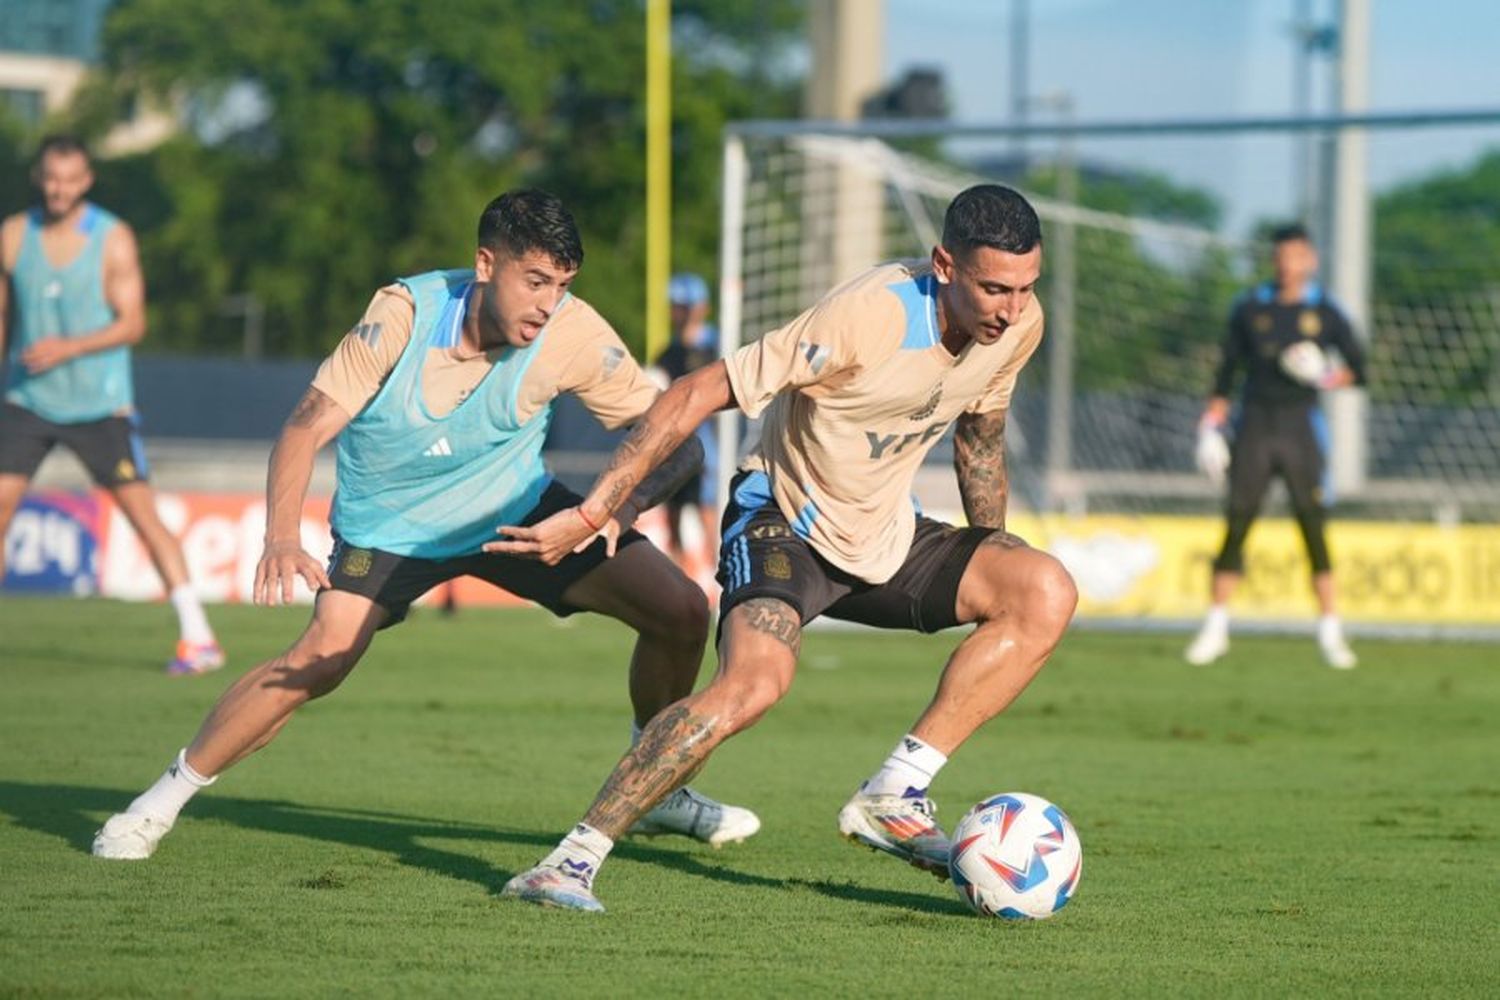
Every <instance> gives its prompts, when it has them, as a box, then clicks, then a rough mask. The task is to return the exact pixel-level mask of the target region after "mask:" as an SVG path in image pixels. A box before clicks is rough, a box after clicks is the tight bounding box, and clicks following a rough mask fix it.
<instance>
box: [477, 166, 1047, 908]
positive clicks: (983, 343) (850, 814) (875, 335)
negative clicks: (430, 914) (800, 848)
mask: <svg viewBox="0 0 1500 1000" xmlns="http://www.w3.org/2000/svg"><path fill="white" fill-rule="evenodd" d="M1041 262H1042V235H1041V226H1040V223H1039V222H1038V220H1037V217H1036V213H1035V212H1034V211H1033V210H1032V208H1031V206H1030V205H1029V204H1028V203H1027V202H1026V200H1025V199H1024V198H1023V197H1021V195H1019V194H1017V193H1016V192H1015V191H1012V190H1010V189H1009V188H1004V187H999V186H996V185H980V186H978V187H973V188H970V189H968V190H966V191H964V192H962V193H961V194H960V195H959V196H958V197H957V198H955V199H954V201H953V203H952V204H951V205H950V206H949V207H948V212H947V216H946V218H945V220H944V225H943V239H942V245H941V246H938V247H934V248H933V251H932V257H931V260H930V262H929V261H922V262H910V263H897V264H887V265H883V266H880V267H877V268H875V269H873V270H871V271H869V272H867V273H865V274H862V275H860V276H859V277H857V278H855V279H854V280H852V281H850V282H848V283H847V284H845V285H843V286H841V287H839V288H837V289H835V290H834V291H833V292H831V293H829V295H828V296H827V297H826V298H824V299H823V301H821V302H819V303H818V304H817V305H815V306H813V307H812V308H811V309H809V310H808V311H806V312H805V313H803V314H802V315H801V316H799V317H797V318H796V319H795V320H793V321H792V322H791V323H789V324H788V325H786V326H784V327H782V328H781V329H779V330H776V331H774V332H772V333H769V334H767V335H766V336H765V337H764V338H763V339H761V340H760V341H758V342H756V343H754V344H751V345H749V346H747V347H744V348H741V349H740V350H739V351H737V352H736V353H735V354H733V355H732V356H730V357H728V358H726V359H724V360H723V361H721V362H718V363H715V364H713V365H710V366H708V367H706V368H703V369H700V370H699V371H697V372H695V373H693V374H692V375H689V376H687V377H686V378H683V379H680V380H679V381H677V382H675V383H674V384H673V385H672V387H671V388H669V389H668V390H667V391H666V393H664V394H663V395H662V397H661V398H660V399H659V400H657V402H656V403H655V404H654V405H653V406H652V407H651V409H650V410H649V411H648V412H647V414H646V416H645V418H644V419H642V421H641V422H640V423H639V424H637V425H636V427H635V429H634V430H633V432H632V433H631V435H630V436H629V437H628V438H627V439H626V441H625V442H624V443H623V444H622V445H621V446H620V449H619V450H618V451H617V452H616V454H615V458H614V460H613V462H612V463H611V465H610V467H609V468H608V469H607V470H606V471H605V473H604V475H603V476H601V477H600V479H599V481H598V483H596V484H595V486H594V489H593V490H592V492H590V494H589V496H588V498H587V499H586V500H585V501H584V502H583V503H582V504H581V505H580V507H579V509H578V510H576V511H564V512H561V513H559V514H557V515H554V516H553V517H551V518H549V519H547V520H546V521H543V522H541V523H539V524H535V525H531V526H517V527H514V528H506V529H503V533H504V534H505V535H506V536H507V538H506V539H505V540H502V541H499V542H497V543H495V544H493V545H492V546H490V548H492V549H494V550H495V551H502V552H507V553H511V554H514V555H529V556H531V557H533V558H536V559H539V560H541V561H542V562H544V563H551V562H552V561H554V560H556V559H559V558H563V557H565V556H566V554H567V553H568V552H570V551H572V549H573V546H575V545H577V544H578V543H579V542H580V541H581V540H583V539H584V538H586V537H587V529H586V526H585V522H590V523H598V522H599V521H600V519H601V518H604V517H607V516H608V515H609V514H610V512H611V511H613V510H615V509H616V506H617V505H618V504H621V503H623V502H625V501H626V498H627V497H628V496H629V495H630V494H631V491H632V490H635V489H637V488H638V484H639V483H640V482H641V481H642V480H643V479H644V478H645V477H646V476H647V475H648V474H649V473H650V471H651V469H652V468H653V467H655V466H656V465H657V464H658V463H660V462H662V461H663V460H665V459H666V457H667V456H668V455H670V454H671V453H672V452H673V450H674V449H676V448H677V447H678V445H679V444H680V443H681V442H682V441H683V440H684V439H685V438H686V437H687V436H688V435H689V434H691V433H692V429H693V428H694V427H696V426H697V425H698V424H699V423H700V422H702V421H703V419H704V418H706V417H707V416H708V415H710V414H711V413H714V412H715V411H717V410H722V409H727V408H728V407H730V406H738V407H739V408H740V409H741V410H743V411H744V412H745V413H746V414H748V415H750V416H756V415H760V414H762V413H763V414H764V416H765V424H764V428H763V431H762V434H761V440H760V444H759V445H758V446H757V448H756V449H755V451H754V452H753V453H752V454H751V455H750V456H749V458H748V460H747V461H746V462H745V463H744V464H743V465H742V467H741V470H740V472H739V475H738V476H737V477H736V479H735V481H734V483H733V487H732V496H731V498H730V502H729V504H728V506H727V508H726V510H725V514H724V522H723V523H724V534H723V541H722V543H721V547H720V557H719V580H720V582H721V583H722V584H723V585H724V596H723V598H722V603H721V606H720V610H721V618H720V638H719V670H718V673H717V674H716V676H715V677H714V679H713V681H712V682H711V683H710V684H709V685H708V686H707V687H706V688H704V689H703V690H702V691H699V692H698V693H696V694H694V695H691V696H689V697H687V698H684V699H683V700H681V701H679V702H678V703H677V704H675V705H673V706H671V707H670V708H668V709H667V710H665V711H663V712H662V713H661V714H660V715H658V716H657V717H656V718H655V719H654V720H652V722H651V725H649V726H648V727H647V728H646V731H645V733H644V734H643V736H642V737H641V740H640V742H639V743H638V744H637V745H636V746H635V747H634V748H633V749H632V750H631V751H630V752H629V753H628V754H627V755H626V756H625V758H624V759H623V760H622V761H621V762H620V764H619V765H618V766H617V767H616V768H615V770H614V773H613V774H611V775H610V777H609V779H608V780H607V781H606V782H605V784H604V787H603V789H601V790H600V792H599V795H598V797H597V798H596V799H595V800H594V803H593V805H592V806H591V807H590V808H589V811H588V813H587V814H586V815H585V817H584V819H583V822H582V823H580V824H578V825H577V826H575V827H574V828H573V830H572V832H570V833H569V834H568V835H567V836H566V837H565V838H564V839H563V841H562V842H561V844H559V846H558V848H557V849H556V850H555V851H553V852H552V853H551V854H550V855H548V856H547V857H546V858H544V859H542V861H541V862H539V863H538V864H537V866H536V867H534V868H532V869H531V870H530V871H527V872H523V873H521V874H520V875H517V876H516V877H515V878H513V879H512V880H511V881H510V882H509V883H508V884H507V885H506V887H505V890H504V892H505V894H507V895H512V896H518V897H520V898H522V899H526V900H529V901H532V902H537V903H541V904H544V905H553V906H564V907H572V908H575V909H583V910H601V909H603V907H602V906H601V905H600V903H599V902H598V900H597V899H596V898H595V897H594V895H593V892H592V881H593V878H594V876H595V874H596V872H597V869H598V867H599V865H600V864H601V863H602V862H603V860H604V858H605V856H606V855H607V854H608V853H609V851H610V849H611V848H612V846H613V844H614V838H616V837H618V836H620V835H621V834H623V833H624V832H625V831H626V830H628V829H629V828H630V825H631V823H632V822H634V821H635V818H636V817H637V816H639V815H641V814H642V813H643V812H644V811H645V810H647V809H650V808H651V806H652V805H653V803H655V802H657V801H658V800H659V799H660V798H661V797H662V796H664V795H666V794H668V793H669V792H671V791H672V789H673V788H675V787H677V786H678V785H679V784H680V783H681V782H683V781H685V780H687V778H688V777H689V776H691V775H692V774H693V773H694V772H695V771H697V769H698V768H699V767H701V766H702V765H703V763H704V761H705V760H706V759H707V758H708V755H709V754H710V753H711V752H712V751H713V749H714V747H716V746H718V744H719V743H721V742H722V741H724V740H725V739H727V738H728V737H730V736H732V735H733V734H735V733H737V732H739V731H740V730H742V729H744V728H746V727H747V726H750V725H752V724H753V723H754V722H755V721H756V720H757V719H759V718H760V717H761V716H762V715H763V714H765V712H767V711H768V710H769V709H770V708H771V706H772V705H774V704H775V703H776V702H777V701H779V700H780V699H781V697H782V696H783V695H785V694H786V692H787V690H788V688H790V686H791V683H792V676H793V674H794V673H795V671H796V666H797V654H798V650H799V645H800V641H801V633H802V626H803V625H804V624H805V623H806V622H808V621H811V620H812V619H813V618H816V617H817V616H818V615H820V614H827V615H829V616H831V617H835V618H842V619H846V620H849V621H856V622H862V623H865V624H868V625H874V626H877V627H881V628H902V629H915V630H918V631H924V632H930V631H936V630H938V629H943V628H947V627H949V626H952V625H959V624H974V625H976V626H977V628H975V629H974V630H973V631H972V632H971V633H970V634H969V635H968V637H967V638H965V639H964V640H963V642H961V643H960V644H959V646H958V649H957V650H956V651H955V652H954V653H953V655H952V657H951V658H950V659H949V660H948V663H947V666H946V667H945V668H944V670H943V673H942V677H941V678H940V679H939V682H938V688H937V693H936V694H935V695H934V697H933V699H932V701H931V703H930V704H929V705H928V706H927V707H926V709H924V710H923V711H922V713H921V714H920V715H919V716H918V718H917V721H916V723H915V725H913V726H912V729H911V731H910V732H909V733H907V734H906V735H905V736H904V737H903V738H902V739H901V740H899V741H898V742H897V744H896V747H895V749H894V751H893V752H892V753H891V755H890V757H888V758H887V759H886V761H885V762H884V764H883V765H882V766H881V767H880V768H879V769H878V770H877V771H876V772H875V773H874V774H873V775H872V776H871V777H870V779H869V780H868V781H866V782H864V783H863V785H861V787H860V789H859V791H858V792H856V793H855V795H854V797H853V798H852V799H850V800H849V802H848V803H847V804H846V805H845V806H844V808H843V809H842V810H841V812H840V813H839V829H840V831H841V832H842V833H843V834H844V836H846V837H848V838H849V839H851V840H854V841H856V842H859V843H863V844H865V845H867V846H870V847H872V848H876V849H878V850H881V851H885V852H888V853H890V854H893V855H895V856H896V857H898V858H901V859H903V860H905V861H908V862H910V863H912V864H914V865H916V866H918V867H920V868H924V869H927V870H930V871H933V872H935V873H938V874H940V875H943V874H946V871H947V858H948V846H949V844H948V838H947V836H946V835H945V834H944V833H943V831H942V830H941V829H940V828H939V827H938V825H937V823H936V821H935V818H934V808H933V805H932V802H931V800H930V799H929V798H928V797H927V788H928V785H929V784H930V782H931V781H932V778H933V777H934V776H935V775H936V774H937V772H938V770H939V769H940V768H941V767H942V766H943V764H944V763H946V762H947V759H948V756H949V755H950V754H952V753H953V752H954V751H955V750H957V749H958V747H959V745H960V744H962V743H963V742H964V740H966V739H967V738H968V737H969V736H970V735H971V734H972V733H973V732H974V731H975V730H976V729H977V728H979V726H980V725H982V724H983V723H984V722H986V721H987V720H989V719H990V718H992V717H993V716H995V715H996V714H998V713H999V712H1000V711H1001V710H1002V709H1004V708H1005V707H1006V706H1007V705H1008V704H1010V702H1011V701H1012V700H1013V699H1015V697H1016V696H1017V695H1018V694H1020V693H1021V691H1022V689H1024V688H1025V687H1026V685H1027V684H1028V683H1029V682H1030V681H1031V679H1032V677H1034V676H1035V675H1036V672H1037V671H1038V670H1039V669H1040V668H1041V666H1042V664H1043V662H1045V661H1046V659H1047V656H1048V655H1049V654H1050V653H1051V651H1052V649H1053V647H1054V646H1055V645H1056V644H1057V642H1058V640H1059V639H1061V637H1062V634H1063V630H1064V629H1065V628H1066V627H1067V624H1068V622H1069V620H1070V619H1071V618H1072V615H1073V609H1074V606H1075V604H1076V603H1077V591H1076V589H1075V588H1074V586H1073V581H1072V578H1071V577H1070V576H1069V575H1068V573H1067V571H1066V570H1065V569H1063V567H1062V565H1061V564H1060V563H1059V562H1058V561H1057V560H1056V559H1054V558H1053V557H1052V556H1050V555H1047V554H1046V553H1044V552H1039V551H1037V550H1036V549H1033V548H1030V547H1029V546H1027V545H1026V543H1025V542H1023V541H1022V540H1021V539H1019V538H1017V537H1016V536H1015V535H1012V534H1010V533H1008V532H1007V531H1006V530H1005V507H1006V495H1007V485H1006V476H1005V458H1004V431H1005V417H1006V411H1007V409H1008V408H1009V405H1010V397H1011V392H1012V390H1013V388H1014V386H1015V382H1016V375H1017V373H1018V372H1019V371H1020V369H1021V367H1022V366H1023V365H1024V364H1025V363H1026V360H1027V359H1028V358H1029V357H1030V356H1031V354H1032V352H1033V351H1035V350H1036V347H1037V344H1038V343H1039V341H1040V340H1041V333H1042V313H1041V307H1040V306H1039V304H1038V303H1037V301H1036V299H1035V297H1034V295H1033V290H1034V287H1035V285H1036V281H1037V278H1038V277H1039V276H1040V274H1041ZM950 425H953V426H954V467H955V471H956V472H957V474H958V485H959V491H960V494H961V496H962V499H963V505H964V511H965V513H966V514H967V516H968V520H969V526H968V527H966V528H955V527H952V526H949V525H946V524H942V523H940V522H937V521H934V520H931V519H929V518H925V517H923V516H922V515H921V513H920V512H919V511H917V510H916V509H915V505H914V502H913V500H912V498H911V486H912V480H913V477H914V476H915V474H916V471H917V467H918V466H919V465H920V464H921V461H922V457H923V455H925V454H926V453H927V451H929V450H930V449H931V447H932V445H933V444H934V443H935V442H936V441H937V440H938V438H940V437H941V436H942V434H943V432H944V431H945V430H946V429H947V428H948V427H949V426H950Z"/></svg>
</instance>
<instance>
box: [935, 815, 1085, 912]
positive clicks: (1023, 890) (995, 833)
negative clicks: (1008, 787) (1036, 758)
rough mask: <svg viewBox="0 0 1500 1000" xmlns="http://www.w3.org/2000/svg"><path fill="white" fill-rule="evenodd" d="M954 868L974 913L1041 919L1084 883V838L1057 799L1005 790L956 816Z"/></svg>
mask: <svg viewBox="0 0 1500 1000" xmlns="http://www.w3.org/2000/svg"><path fill="white" fill-rule="evenodd" d="M948 871H949V874H951V875H952V876H953V886H954V888H956V889H957V890H958V894H959V896H960V897H961V898H962V899H963V901H964V902H965V903H968V904H969V906H970V908H971V909H973V910H974V912H975V913H984V914H988V915H989V916H992V917H1005V918H1007V919H1010V920H1040V919H1042V918H1043V917H1050V916H1052V914H1054V913H1056V912H1057V911H1058V910H1060V909H1062V908H1063V906H1064V905H1066V904H1067V902H1068V900H1069V899H1071V898H1072V897H1073V893H1074V892H1075V891H1076V890H1077V889H1078V877H1079V875H1081V874H1082V873H1083V845H1082V844H1081V843H1079V840H1078V833H1077V832H1076V831H1075V830H1074V829H1073V824H1072V823H1070V822H1068V817H1067V816H1066V815H1065V814H1064V813H1063V811H1062V810H1061V809H1059V808H1057V806H1055V805H1053V804H1052V803H1051V802H1048V801H1047V800H1046V799H1044V798H1042V797H1041V796H1039V795H1028V794H1027V793H1025V792H1006V793H1005V794H1003V795H993V796H991V797H990V798H987V799H985V800H984V801H983V802H980V803H979V804H978V805H976V806H975V807H974V808H973V809H970V810H969V811H968V812H967V813H966V814H965V815H964V818H963V819H961V820H959V821H958V826H957V827H956V828H954V830H953V847H952V849H951V850H950V851H949V852H948Z"/></svg>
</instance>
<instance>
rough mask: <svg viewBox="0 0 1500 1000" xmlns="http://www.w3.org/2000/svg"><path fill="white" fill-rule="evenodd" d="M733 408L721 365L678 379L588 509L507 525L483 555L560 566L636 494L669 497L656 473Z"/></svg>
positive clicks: (622, 451)
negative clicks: (701, 426)
mask: <svg viewBox="0 0 1500 1000" xmlns="http://www.w3.org/2000/svg"><path fill="white" fill-rule="evenodd" d="M732 405H734V393H733V392H732V391H731V390H730V387H729V374H728V372H727V371H726V370H725V368H724V362H722V361H716V362H714V363H713V364H711V365H707V366H705V367H703V368H700V369H698V370H697V371H695V372H693V373H692V374H691V375H688V376H686V377H684V378H680V379H678V380H677V381H676V382H673V383H672V385H671V386H670V387H669V388H668V389H667V391H666V392H664V393H662V394H661V395H660V396H658V397H657V399H656V402H655V403H652V404H651V409H649V410H647V411H646V414H645V416H643V417H641V419H640V421H639V422H638V423H637V424H636V425H635V426H634V427H632V428H631V429H630V433H629V434H628V435H626V437H625V440H624V441H622V442H621V443H620V446H619V447H618V448H616V449H615V454H614V457H613V458H611V459H610V462H609V467H608V468H606V469H605V470H604V472H603V474H602V475H600V476H599V479H598V481H597V482H595V483H594V488H593V489H592V490H590V491H589V495H588V496H587V497H586V498H585V499H584V501H583V503H581V504H579V505H578V506H577V507H574V508H570V509H568V510H565V511H559V512H558V513H556V514H553V515H552V516H551V517H549V518H547V519H546V520H544V521H541V522H540V523H538V524H535V525H532V526H531V527H529V528H527V527H520V526H516V525H503V526H502V527H501V528H500V534H502V535H504V536H505V538H504V540H503V541H498V542H488V543H486V544H485V546H484V550H485V551H486V552H505V553H508V554H510V555H515V556H523V557H525V558H528V559H540V560H541V561H542V562H544V563H547V564H548V565H555V564H556V563H557V562H558V561H559V560H561V559H563V558H564V557H566V556H567V555H568V553H570V552H572V551H574V550H575V549H576V548H578V546H580V545H581V544H583V543H584V542H586V541H588V540H589V539H590V538H592V537H593V536H594V535H595V534H596V533H597V532H599V531H600V530H601V529H602V528H603V526H604V524H605V522H606V521H608V520H609V519H610V518H611V517H613V516H614V514H615V511H617V510H619V509H620V507H621V506H623V505H624V504H625V503H626V501H627V500H628V499H629V498H630V497H631V496H632V494H639V495H652V494H658V493H659V495H660V496H666V495H667V494H666V486H667V480H669V479H670V478H671V477H667V476H663V477H662V479H661V480H660V481H656V480H654V479H652V478H648V477H650V476H651V473H652V471H653V470H655V469H657V468H658V467H659V466H665V465H668V464H675V459H672V456H673V455H674V453H676V452H678V451H679V449H680V447H681V445H682V443H683V442H684V441H686V440H688V438H690V437H691V436H692V434H693V431H694V429H696V428H697V426H698V425H699V424H701V423H703V421H704V420H707V419H708V417H709V416H710V415H712V414H714V413H717V412H718V411H719V410H723V409H727V408H728V407H730V406H732ZM669 460H670V461H669ZM676 471H677V472H678V473H679V474H680V472H681V470H680V469H678V470H676ZM689 472H691V469H689Z"/></svg>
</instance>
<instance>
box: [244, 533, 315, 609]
mask: <svg viewBox="0 0 1500 1000" xmlns="http://www.w3.org/2000/svg"><path fill="white" fill-rule="evenodd" d="M299 576H300V577H302V579H303V580H304V581H305V582H306V583H307V586H308V587H309V588H310V589H312V590H313V591H315V592H316V591H318V590H322V589H326V588H328V587H330V586H332V584H330V583H329V582H328V574H327V573H326V572H324V570H323V566H322V564H321V563H319V562H318V561H317V560H316V559H314V558H313V557H312V556H310V555H308V554H307V550H306V549H304V548H303V547H302V545H301V543H299V542H271V543H268V544H267V545H266V550H265V551H264V552H262V553H261V554H260V562H259V563H257V564H256V566H255V590H254V591H253V592H252V593H253V596H254V599H255V603H256V604H266V605H274V604H278V603H280V604H290V603H292V588H293V587H294V586H295V584H296V582H297V577H299ZM278 597H280V598H281V600H280V601H278V600H277V598H278Z"/></svg>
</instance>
